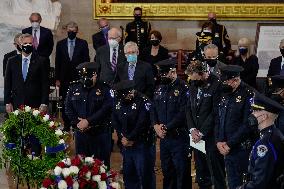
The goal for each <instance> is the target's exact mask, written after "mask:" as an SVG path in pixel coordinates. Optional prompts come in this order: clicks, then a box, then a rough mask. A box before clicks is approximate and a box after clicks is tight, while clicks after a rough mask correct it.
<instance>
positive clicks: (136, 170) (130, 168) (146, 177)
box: [122, 143, 156, 189]
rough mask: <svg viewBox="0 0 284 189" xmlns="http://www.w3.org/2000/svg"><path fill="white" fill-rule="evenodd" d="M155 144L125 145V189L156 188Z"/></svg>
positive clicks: (123, 151) (123, 150)
mask: <svg viewBox="0 0 284 189" xmlns="http://www.w3.org/2000/svg"><path fill="white" fill-rule="evenodd" d="M155 153H156V152H155V146H154V145H151V146H150V145H148V144H144V143H136V144H134V146H132V147H126V148H125V147H123V148H122V154H123V180H124V184H125V189H155V188H156V178H155V172H154V165H153V157H154V154H155Z"/></svg>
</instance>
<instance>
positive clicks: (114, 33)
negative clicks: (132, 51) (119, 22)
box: [108, 28, 122, 42]
mask: <svg viewBox="0 0 284 189" xmlns="http://www.w3.org/2000/svg"><path fill="white" fill-rule="evenodd" d="M121 36H122V33H121V30H120V29H119V28H111V29H110V30H109V31H108V39H115V40H117V41H118V42H120V41H121Z"/></svg>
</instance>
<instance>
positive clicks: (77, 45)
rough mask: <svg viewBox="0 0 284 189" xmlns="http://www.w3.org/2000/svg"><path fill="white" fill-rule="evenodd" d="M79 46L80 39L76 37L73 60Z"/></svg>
mask: <svg viewBox="0 0 284 189" xmlns="http://www.w3.org/2000/svg"><path fill="white" fill-rule="evenodd" d="M78 48H79V40H78V38H76V40H75V47H74V51H73V56H72V60H73V57H74V56H75V55H76V53H77V51H78Z"/></svg>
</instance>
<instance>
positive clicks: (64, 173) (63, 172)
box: [62, 168, 70, 178]
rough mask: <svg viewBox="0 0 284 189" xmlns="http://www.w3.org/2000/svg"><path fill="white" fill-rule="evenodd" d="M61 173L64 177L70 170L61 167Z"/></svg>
mask: <svg viewBox="0 0 284 189" xmlns="http://www.w3.org/2000/svg"><path fill="white" fill-rule="evenodd" d="M62 174H63V176H64V177H65V178H66V177H68V176H69V175H70V170H69V168H63V169H62Z"/></svg>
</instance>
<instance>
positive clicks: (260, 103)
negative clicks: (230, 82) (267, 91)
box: [251, 93, 284, 114]
mask: <svg viewBox="0 0 284 189" xmlns="http://www.w3.org/2000/svg"><path fill="white" fill-rule="evenodd" d="M251 106H252V108H253V109H256V110H265V111H268V112H271V113H274V114H278V113H279V112H281V111H284V106H282V105H281V104H279V103H278V102H276V101H274V100H272V99H270V98H268V97H266V96H264V95H263V94H260V93H256V94H255V96H254V99H253V103H252V105H251Z"/></svg>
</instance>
